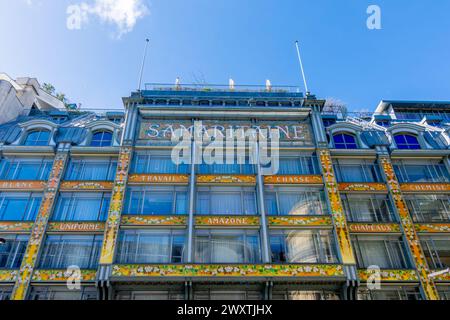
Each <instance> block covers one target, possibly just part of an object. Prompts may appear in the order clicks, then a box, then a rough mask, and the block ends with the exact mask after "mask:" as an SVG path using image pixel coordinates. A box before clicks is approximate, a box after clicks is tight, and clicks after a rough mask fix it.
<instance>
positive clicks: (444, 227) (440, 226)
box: [414, 223, 450, 233]
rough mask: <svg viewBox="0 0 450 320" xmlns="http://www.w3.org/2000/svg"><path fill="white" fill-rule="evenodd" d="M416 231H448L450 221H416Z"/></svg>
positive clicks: (449, 231) (449, 229) (449, 230)
mask: <svg viewBox="0 0 450 320" xmlns="http://www.w3.org/2000/svg"><path fill="white" fill-rule="evenodd" d="M414 227H415V229H416V232H418V233H450V223H416V224H415V225H414Z"/></svg>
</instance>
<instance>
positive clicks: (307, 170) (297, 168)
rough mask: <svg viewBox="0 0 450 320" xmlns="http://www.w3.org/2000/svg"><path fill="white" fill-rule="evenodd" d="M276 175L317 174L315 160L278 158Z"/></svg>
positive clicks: (308, 157)
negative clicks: (278, 167)
mask: <svg viewBox="0 0 450 320" xmlns="http://www.w3.org/2000/svg"><path fill="white" fill-rule="evenodd" d="M279 163H280V165H279V166H280V169H279V170H278V173H275V174H278V175H309V174H319V173H320V170H319V166H318V163H317V158H316V157H315V156H314V157H313V156H302V157H280V159H279Z"/></svg>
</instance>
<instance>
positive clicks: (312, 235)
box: [270, 230, 338, 263]
mask: <svg viewBox="0 0 450 320" xmlns="http://www.w3.org/2000/svg"><path fill="white" fill-rule="evenodd" d="M270 249H271V252H272V262H273V263H336V262H338V259H337V254H336V245H335V243H334V237H333V233H332V231H327V230H301V231H300V230H292V231H272V232H271V233H270Z"/></svg>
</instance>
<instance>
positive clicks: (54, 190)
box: [11, 144, 70, 300]
mask: <svg viewBox="0 0 450 320" xmlns="http://www.w3.org/2000/svg"><path fill="white" fill-rule="evenodd" d="M69 148H70V144H62V145H59V146H58V149H57V153H56V156H55V160H54V162H53V167H52V170H51V172H50V177H49V180H48V182H47V185H46V186H45V189H44V197H43V199H42V203H41V206H40V208H39V213H38V215H37V218H36V221H35V222H34V225H33V228H32V230H31V234H30V239H29V241H28V245H27V248H26V251H25V254H24V257H23V260H22V264H21V266H20V270H19V274H18V276H17V280H16V283H15V285H14V289H13V292H12V295H11V299H12V300H25V299H26V297H27V293H28V289H29V286H30V282H31V278H32V276H33V272H34V268H35V267H36V263H37V259H38V257H39V253H40V250H41V247H42V243H43V240H44V237H45V232H46V230H47V224H48V221H49V219H50V216H51V215H52V213H53V208H54V206H55V200H56V197H57V195H58V190H59V186H60V182H61V178H62V176H63V173H64V170H65V167H66V164H67V159H68V158H69Z"/></svg>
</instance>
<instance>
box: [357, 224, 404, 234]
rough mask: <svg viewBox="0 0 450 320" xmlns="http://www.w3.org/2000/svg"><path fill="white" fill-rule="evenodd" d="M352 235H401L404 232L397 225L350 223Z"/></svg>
mask: <svg viewBox="0 0 450 320" xmlns="http://www.w3.org/2000/svg"><path fill="white" fill-rule="evenodd" d="M348 229H349V230H350V232H351V233H399V232H402V231H401V228H400V225H399V224H397V223H349V225H348Z"/></svg>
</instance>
